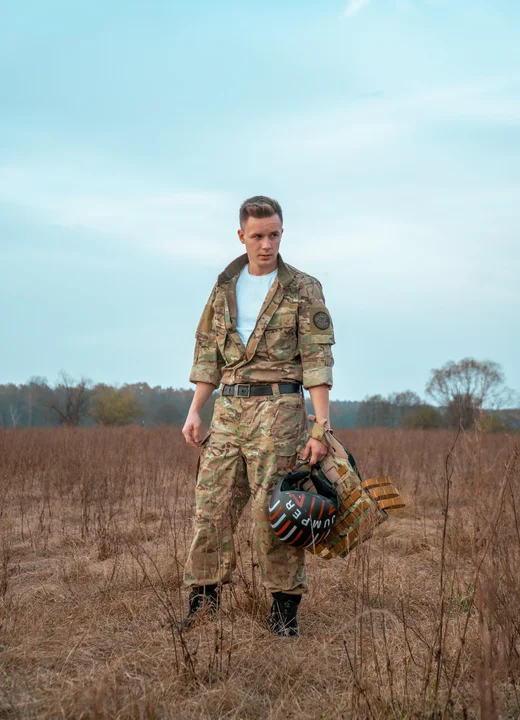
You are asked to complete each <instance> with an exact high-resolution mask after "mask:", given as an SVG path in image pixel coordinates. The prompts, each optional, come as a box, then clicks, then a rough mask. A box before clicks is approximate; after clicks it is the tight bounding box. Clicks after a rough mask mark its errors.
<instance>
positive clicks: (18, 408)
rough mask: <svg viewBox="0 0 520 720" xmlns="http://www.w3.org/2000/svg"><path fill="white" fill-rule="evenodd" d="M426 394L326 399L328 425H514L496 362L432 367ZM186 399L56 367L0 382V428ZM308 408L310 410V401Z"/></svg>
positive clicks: (165, 413)
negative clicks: (20, 380) (54, 375)
mask: <svg viewBox="0 0 520 720" xmlns="http://www.w3.org/2000/svg"><path fill="white" fill-rule="evenodd" d="M425 396H426V398H428V400H429V401H427V400H423V399H421V397H420V396H419V395H418V394H417V393H415V392H412V391H411V390H406V391H403V392H398V393H392V394H390V395H388V396H386V397H383V396H381V395H371V396H368V397H366V398H364V399H363V400H361V401H332V402H331V425H332V427H337V428H355V427H360V428H373V427H387V428H398V427H404V428H408V429H430V428H441V427H445V428H456V427H463V428H470V427H472V426H473V425H474V424H475V423H476V422H479V423H480V424H481V425H482V426H483V427H484V428H485V429H488V430H495V431H499V430H515V429H520V411H519V410H516V409H514V408H513V406H514V405H515V395H514V394H513V393H512V392H511V391H510V390H508V388H507V387H506V386H505V378H504V374H503V371H502V369H501V367H500V365H498V363H494V362H492V361H477V360H475V359H474V358H464V359H462V360H460V361H458V362H453V361H450V362H448V363H446V364H445V365H444V366H443V367H442V368H438V369H434V370H432V371H431V373H430V378H429V380H428V383H427V385H426V387H425ZM216 397H217V393H214V394H213V396H212V398H211V399H210V401H209V402H208V404H207V406H206V407H205V408H204V411H203V420H204V421H205V422H206V423H209V421H210V419H211V414H212V412H213V404H214V402H215V399H216ZM192 398H193V390H192V389H189V390H186V389H182V388H181V389H174V388H171V387H169V388H163V387H161V386H155V387H152V386H150V385H148V384H147V383H133V384H125V385H123V386H121V387H114V386H111V385H107V384H103V383H98V384H96V385H94V384H93V383H92V382H91V381H89V380H87V379H85V378H82V379H80V380H74V379H73V378H71V377H70V376H69V375H67V373H65V372H61V373H60V375H59V377H58V380H57V381H56V382H55V383H54V384H53V385H50V384H49V382H48V381H47V379H46V378H42V377H33V378H31V379H30V380H29V381H28V382H27V383H25V384H22V385H15V384H12V383H10V384H4V385H0V426H1V427H4V428H14V427H53V426H59V425H66V426H71V427H77V426H88V425H94V424H101V425H127V424H130V423H139V424H141V425H144V426H148V427H150V426H154V425H176V426H181V425H182V424H183V422H184V419H185V417H186V415H187V413H188V408H189V406H190V404H191V401H192ZM517 404H518V403H517ZM308 409H309V412H310V411H311V409H312V408H311V405H310V403H309V406H308Z"/></svg>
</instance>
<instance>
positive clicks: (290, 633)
mask: <svg viewBox="0 0 520 720" xmlns="http://www.w3.org/2000/svg"><path fill="white" fill-rule="evenodd" d="M301 599H302V596H301V595H289V594H288V593H283V592H276V593H273V604H272V606H271V615H270V617H269V623H268V624H269V630H270V631H271V632H273V633H274V634H275V635H281V636H283V637H298V635H299V634H300V633H299V632H298V621H297V620H296V613H297V612H298V605H299V604H300V600H301Z"/></svg>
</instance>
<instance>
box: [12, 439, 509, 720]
mask: <svg viewBox="0 0 520 720" xmlns="http://www.w3.org/2000/svg"><path fill="white" fill-rule="evenodd" d="M340 437H341V438H342V439H343V440H345V441H346V443H347V445H348V447H349V448H350V449H351V451H352V452H353V453H354V455H355V457H356V459H357V460H358V464H359V466H360V470H361V472H362V473H363V475H365V476H367V477H368V476H370V475H373V474H381V473H386V474H389V475H391V476H392V477H393V479H394V481H395V483H396V485H397V487H399V489H400V490H401V491H402V494H403V495H404V497H405V499H406V502H407V507H406V508H405V509H403V510H400V511H398V512H396V513H394V515H393V516H392V517H391V518H390V519H389V520H388V522H386V523H385V524H384V525H382V526H381V527H379V528H378V529H377V530H376V533H375V535H374V537H373V539H372V540H370V541H369V542H367V543H365V544H364V545H363V546H361V547H360V548H358V549H357V550H355V551H354V552H353V553H352V554H351V555H350V556H349V557H348V558H347V559H346V560H335V561H332V562H330V563H328V562H326V561H323V560H320V559H318V558H314V557H311V556H310V555H309V556H308V557H309V570H310V578H311V591H310V593H309V595H308V596H307V597H306V598H304V601H303V602H302V605H301V610H300V614H299V615H300V626H301V633H302V636H301V638H298V639H290V638H281V639H279V638H276V637H273V636H271V635H270V634H269V633H268V632H267V630H266V629H265V628H264V619H265V616H266V614H267V612H268V608H269V605H270V598H269V597H267V596H266V594H265V593H264V590H263V588H262V587H261V584H260V582H259V572H258V568H257V566H256V564H255V558H254V557H252V543H251V527H250V521H249V517H248V516H247V515H246V516H245V517H244V519H243V521H242V523H241V526H240V528H239V533H238V534H239V539H238V543H239V548H240V556H239V568H238V571H237V573H236V577H235V583H234V585H233V586H228V587H227V588H226V589H225V592H224V603H223V609H222V610H221V611H220V612H219V614H218V616H217V618H216V619H215V620H213V621H211V620H207V621H205V622H202V623H200V624H199V625H198V626H197V627H195V628H194V629H192V630H191V631H190V632H189V633H184V634H183V633H180V632H179V626H178V621H179V619H180V618H181V616H182V615H183V613H184V611H185V608H186V597H187V593H186V590H185V589H184V588H183V587H182V570H183V563H184V560H185V557H186V553H187V548H188V545H189V542H190V536H191V518H192V513H193V503H194V471H195V465H196V453H195V452H192V451H191V450H189V449H188V448H187V447H186V446H185V445H184V442H183V440H182V437H181V435H180V432H179V431H178V430H175V429H171V430H170V429H151V430H144V429H141V428H138V427H130V428H125V429H87V430H65V429H63V430H41V431H37V430H14V431H0V718H149V719H151V718H259V719H260V718H269V719H270V720H275V719H276V720H282V719H283V720H285V719H291V718H299V719H305V718H316V719H317V718H321V719H323V720H325V719H327V720H332V719H335V718H380V717H385V718H426V717H431V718H441V717H457V718H458V717H461V718H463V717H470V718H471V717H482V718H496V717H503V718H517V717H520V470H519V465H518V447H517V443H518V436H516V437H515V436H513V435H506V434H501V435H490V434H482V433H479V432H472V433H470V434H461V435H459V436H458V437H456V434H455V433H450V432H447V431H431V432H422V431H390V430H388V431H383V430H377V431H374V430H365V431H361V430H359V431H345V432H343V433H340Z"/></svg>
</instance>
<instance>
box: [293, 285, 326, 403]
mask: <svg viewBox="0 0 520 720" xmlns="http://www.w3.org/2000/svg"><path fill="white" fill-rule="evenodd" d="M334 342H335V340H334V328H333V325H332V319H331V317H330V313H329V311H328V310H327V307H326V305H325V298H324V297H323V290H322V287H321V284H320V283H319V281H318V280H316V279H315V278H309V279H308V280H307V281H306V282H305V283H304V284H303V285H302V287H301V288H300V292H299V298H298V347H299V351H300V357H301V362H302V368H303V386H304V387H305V388H306V389H307V388H311V387H315V386H316V385H328V386H329V388H331V387H332V366H333V365H334V359H333V357H332V345H334Z"/></svg>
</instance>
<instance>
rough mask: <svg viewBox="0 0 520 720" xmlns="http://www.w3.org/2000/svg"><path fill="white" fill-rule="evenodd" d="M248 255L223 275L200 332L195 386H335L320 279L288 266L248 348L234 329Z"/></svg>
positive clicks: (283, 267) (193, 376)
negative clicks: (240, 279)
mask: <svg viewBox="0 0 520 720" xmlns="http://www.w3.org/2000/svg"><path fill="white" fill-rule="evenodd" d="M247 261H248V260H247V255H242V256H241V257H239V258H237V259H236V260H234V261H233V262H232V263H231V264H230V265H229V266H228V267H227V268H226V270H224V272H223V273H221V274H220V275H219V278H218V280H217V283H216V285H215V287H214V288H213V291H212V293H211V295H210V298H209V300H208V302H207V303H206V307H205V308H204V312H203V313H202V317H201V319H200V322H199V325H198V327H197V332H196V345H195V355H194V362H193V367H192V371H191V375H190V381H191V382H194V383H196V382H206V383H212V384H213V385H215V387H217V386H218V385H219V384H220V382H222V383H224V384H225V385H234V384H236V383H246V384H250V383H276V382H303V385H304V386H305V387H306V388H310V387H314V386H316V385H328V386H329V387H332V366H333V358H332V349H331V346H332V345H333V344H334V330H333V325H332V320H331V318H330V313H329V311H328V310H327V307H326V305H325V299H324V297H323V291H322V287H321V285H320V283H319V281H318V280H316V278H313V277H311V276H310V275H307V274H306V273H303V272H301V271H300V270H297V269H296V268H294V267H291V266H290V265H286V264H285V263H284V262H283V260H282V258H281V256H280V255H279V256H278V275H277V278H276V280H275V282H274V283H273V285H272V287H271V289H270V290H269V292H268V293H267V296H266V299H265V301H264V304H263V305H262V308H261V310H260V314H259V316H258V320H257V323H256V327H255V329H254V331H253V333H252V335H251V337H250V338H249V341H248V343H247V347H244V344H243V343H242V340H241V339H240V335H239V334H238V332H237V329H236V323H237V299H236V282H237V279H238V276H239V275H240V272H241V270H242V269H243V268H244V266H245V265H246V263H247Z"/></svg>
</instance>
